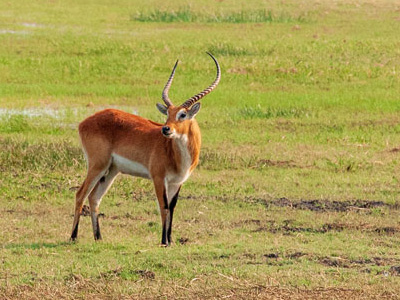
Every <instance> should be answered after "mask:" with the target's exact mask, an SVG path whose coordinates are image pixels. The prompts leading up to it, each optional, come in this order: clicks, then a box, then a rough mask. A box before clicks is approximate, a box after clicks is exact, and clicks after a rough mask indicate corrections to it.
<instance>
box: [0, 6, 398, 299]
mask: <svg viewBox="0 0 400 300" xmlns="http://www.w3.org/2000/svg"><path fill="white" fill-rule="evenodd" d="M399 25H400V5H399V3H398V1H394V0H393V1H391V0H382V1H377V0H367V1H355V0H354V1H353V0H338V1H318V0H312V1H295V0H288V1H251V2H249V1H240V0H236V1H228V0H225V1H224V0H202V1H196V2H187V1H178V0H175V1H172V2H171V1H169V2H165V1H159V0H150V1H137V0H129V1H128V0H120V1H114V0H96V1H91V0H85V1H52V0H51V1H44V0H34V1H24V0H14V1H3V2H1V3H0V45H1V47H0V171H1V173H0V174H1V175H0V215H1V218H0V298H5V299H8V298H9V299H11V298H20V299H38V298H40V299H54V298H57V299H99V298H100V299H101V298H104V299H114V298H115V299H121V298H157V297H161V298H185V299H187V298H192V299H195V298H199V299H204V298H212V297H218V298H223V297H226V298H228V297H231V298H249V297H257V296H258V297H260V296H264V297H270V298H274V297H275V298H291V299H304V298H318V299H321V298H334V297H339V298H380V299H381V298H396V297H397V295H398V293H399V285H398V282H399V279H398V278H399V277H398V276H399V275H400V256H399V255H400V253H399V247H398V245H399V242H400V236H399V234H400V233H399V232H400V222H399V217H398V214H399V204H398V196H399V192H398V190H399V179H400V177H399V153H400V136H399V132H400V123H399V118H398V114H399V111H400V101H399V100H400V75H399V72H400V69H399V65H400V41H399V38H398V37H399ZM205 51H211V52H212V53H213V54H214V55H215V56H216V57H217V58H218V60H219V62H220V64H221V66H222V71H223V73H222V80H221V83H220V85H219V86H218V88H217V89H216V90H215V91H214V92H213V93H212V94H211V95H209V96H207V97H206V98H205V99H204V100H203V101H202V104H203V105H202V110H201V112H200V113H199V115H198V117H197V119H198V121H199V124H200V127H201V129H202V134H203V148H202V154H201V163H200V166H199V167H198V168H197V170H196V171H195V172H194V174H193V175H192V176H191V178H190V180H189V181H188V182H187V183H186V184H185V185H184V188H183V189H182V193H181V198H180V200H179V202H178V206H177V210H176V217H175V220H174V223H175V224H174V232H173V233H174V240H175V245H174V246H172V247H170V248H168V249H164V248H159V247H158V242H159V239H160V231H161V228H160V221H159V214H158V211H157V206H156V204H155V196H154V192H153V187H152V184H151V182H150V181H146V180H141V179H133V178H127V177H122V176H121V177H120V178H119V179H118V180H117V181H116V182H115V183H114V185H113V187H112V188H111V190H110V191H109V193H108V194H107V196H106V197H105V198H104V200H103V203H102V206H101V211H102V213H103V214H104V215H103V218H102V219H101V223H102V231H103V238H104V240H103V242H100V243H95V242H94V241H93V239H92V232H91V225H90V219H89V218H83V220H82V222H81V226H80V236H79V242H78V243H75V244H71V243H68V242H67V241H68V237H69V235H70V230H71V226H72V215H73V207H74V193H75V191H76V189H77V188H78V187H79V185H80V184H81V182H82V180H83V178H84V176H85V162H84V159H83V155H82V152H81V150H80V146H79V141H78V138H77V124H78V123H79V122H80V121H81V120H82V119H84V118H85V117H87V116H89V115H90V114H92V113H93V112H95V111H98V110H100V109H102V108H105V107H116V108H119V109H122V110H125V111H128V112H132V113H136V114H139V115H141V116H144V117H147V118H150V119H152V120H155V121H159V122H163V116H162V115H161V114H159V113H158V111H157V110H156V109H155V103H156V102H159V101H160V98H161V97H160V94H161V91H162V88H163V86H164V83H165V81H166V80H167V79H168V76H169V73H170V71H171V68H172V66H173V64H174V62H175V60H176V59H177V58H179V59H180V60H181V63H180V65H179V68H178V70H177V74H176V78H175V80H174V85H173V87H172V89H171V92H170V96H171V98H172V99H173V100H174V101H175V102H176V103H179V102H183V101H184V100H186V99H187V98H189V97H190V96H192V95H193V94H195V93H197V92H199V91H200V90H202V89H203V88H204V87H206V86H207V85H208V84H209V83H210V82H211V81H212V80H213V78H214V75H215V69H214V65H213V62H212V60H210V58H209V57H208V56H207V55H206V54H205Z"/></svg>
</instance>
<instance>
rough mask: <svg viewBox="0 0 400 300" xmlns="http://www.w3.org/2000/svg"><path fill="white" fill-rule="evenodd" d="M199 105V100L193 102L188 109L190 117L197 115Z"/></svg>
mask: <svg viewBox="0 0 400 300" xmlns="http://www.w3.org/2000/svg"><path fill="white" fill-rule="evenodd" d="M200 106H201V104H200V102H197V103H195V104H193V105H192V107H191V108H190V109H189V110H188V114H189V118H190V119H192V118H194V117H195V116H196V115H197V113H198V112H199V110H200Z"/></svg>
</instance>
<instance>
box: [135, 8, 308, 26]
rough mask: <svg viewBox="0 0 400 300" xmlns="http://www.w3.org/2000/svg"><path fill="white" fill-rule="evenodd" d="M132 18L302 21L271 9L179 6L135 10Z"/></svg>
mask: <svg viewBox="0 0 400 300" xmlns="http://www.w3.org/2000/svg"><path fill="white" fill-rule="evenodd" d="M132 20H134V21H139V22H163V23H172V22H202V23H203V22H204V23H293V22H301V23H302V22H304V20H305V19H304V17H303V16H298V17H291V16H289V15H287V14H285V13H283V12H281V13H279V14H276V13H273V12H272V11H271V10H266V9H259V10H250V11H249V10H241V11H238V12H229V13H226V14H224V13H219V14H208V15H207V14H204V13H198V12H194V11H192V10H191V9H190V7H180V8H179V9H178V10H176V11H174V10H171V11H165V10H159V9H157V10H154V11H151V12H137V13H136V14H135V15H133V16H132Z"/></svg>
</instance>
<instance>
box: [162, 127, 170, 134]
mask: <svg viewBox="0 0 400 300" xmlns="http://www.w3.org/2000/svg"><path fill="white" fill-rule="evenodd" d="M170 130H171V128H169V126H163V127H162V133H163V134H165V135H168V134H169V133H170Z"/></svg>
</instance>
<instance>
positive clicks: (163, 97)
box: [162, 60, 179, 107]
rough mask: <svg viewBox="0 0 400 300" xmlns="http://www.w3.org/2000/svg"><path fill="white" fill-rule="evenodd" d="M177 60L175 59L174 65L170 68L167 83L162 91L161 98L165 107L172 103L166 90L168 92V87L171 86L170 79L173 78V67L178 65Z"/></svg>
mask: <svg viewBox="0 0 400 300" xmlns="http://www.w3.org/2000/svg"><path fill="white" fill-rule="evenodd" d="M178 62H179V60H177V61H176V63H175V66H174V68H173V69H172V72H171V75H170V76H169V79H168V81H167V83H166V84H165V87H164V90H163V92H162V99H163V100H164V102H165V104H166V105H167V107H168V106H171V105H173V104H172V101H171V100H170V99H169V97H168V92H169V88H170V87H171V84H172V80H173V79H174V75H175V69H176V67H177V66H178Z"/></svg>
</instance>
